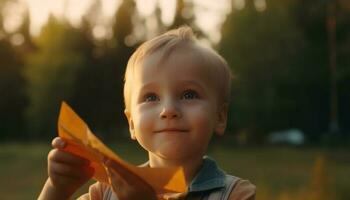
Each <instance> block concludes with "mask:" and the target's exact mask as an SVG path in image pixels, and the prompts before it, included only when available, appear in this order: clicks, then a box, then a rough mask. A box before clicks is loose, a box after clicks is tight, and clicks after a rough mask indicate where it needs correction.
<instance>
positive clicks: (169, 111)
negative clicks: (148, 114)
mask: <svg viewBox="0 0 350 200" xmlns="http://www.w3.org/2000/svg"><path fill="white" fill-rule="evenodd" d="M179 117H181V112H180V110H179V108H178V106H177V105H176V103H174V102H165V103H164V106H163V108H162V111H161V112H160V118H161V119H174V118H179Z"/></svg>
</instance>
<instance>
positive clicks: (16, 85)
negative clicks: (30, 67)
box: [0, 40, 26, 140]
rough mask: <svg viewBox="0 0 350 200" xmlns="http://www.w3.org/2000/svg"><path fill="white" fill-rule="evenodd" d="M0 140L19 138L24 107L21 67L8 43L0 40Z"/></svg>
mask: <svg viewBox="0 0 350 200" xmlns="http://www.w3.org/2000/svg"><path fill="white" fill-rule="evenodd" d="M0 55H1V58H2V59H0V71H1V73H0V135H1V136H0V140H6V139H9V138H13V137H21V136H22V135H21V133H22V131H23V130H22V127H23V109H24V108H25V106H26V96H25V92H24V84H25V81H24V78H23V77H22V74H21V69H22V67H23V65H22V63H21V60H20V58H18V54H17V53H16V52H15V49H14V48H13V47H12V45H11V44H10V42H9V41H7V40H0Z"/></svg>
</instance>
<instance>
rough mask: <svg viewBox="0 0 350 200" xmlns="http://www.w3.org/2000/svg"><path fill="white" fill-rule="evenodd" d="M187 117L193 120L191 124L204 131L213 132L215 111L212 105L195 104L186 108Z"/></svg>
mask: <svg viewBox="0 0 350 200" xmlns="http://www.w3.org/2000/svg"><path fill="white" fill-rule="evenodd" d="M186 110H187V111H186V113H187V119H188V120H190V121H191V124H192V125H193V126H195V127H196V128H197V129H200V130H201V131H202V133H203V134H204V133H207V134H208V133H209V134H210V133H212V131H213V126H214V120H213V119H214V113H213V111H212V109H211V107H210V106H209V105H207V104H204V105H199V106H193V107H191V108H188V109H186Z"/></svg>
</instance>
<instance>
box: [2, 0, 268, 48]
mask: <svg viewBox="0 0 350 200" xmlns="http://www.w3.org/2000/svg"><path fill="white" fill-rule="evenodd" d="M236 1H237V0H236ZM260 1H264V0H260ZM96 2H97V0H84V1H81V0H52V1H45V0H19V1H18V2H10V3H8V5H7V6H5V8H6V9H4V11H3V14H4V16H5V19H6V20H5V24H4V25H5V29H6V30H7V31H9V32H14V31H15V30H16V29H17V28H18V27H19V26H20V25H21V23H22V17H21V16H23V14H25V12H26V9H28V12H29V16H30V22H31V24H30V32H31V34H33V35H38V34H39V33H40V30H41V27H42V26H43V25H44V24H45V23H46V22H47V20H48V17H49V16H50V15H53V16H55V17H58V18H61V19H62V18H64V19H66V20H68V21H69V23H71V24H72V25H73V26H75V27H78V26H79V25H80V24H81V20H82V17H83V16H84V14H86V12H87V11H88V10H89V8H90V6H91V5H92V4H93V3H96ZM100 3H101V10H102V15H101V16H96V19H95V20H96V22H97V23H98V24H100V25H97V26H96V28H95V29H94V31H93V32H94V35H95V36H96V38H103V37H106V36H107V32H106V31H107V30H106V28H104V26H106V25H108V24H109V23H110V22H111V18H112V17H113V16H114V14H115V12H116V10H117V9H118V7H119V5H120V3H121V2H120V0H101V1H100ZM193 5H194V11H193V12H194V15H195V19H196V20H195V23H196V24H197V25H198V26H199V27H200V28H201V29H202V30H203V31H204V32H206V33H207V34H208V36H209V38H210V39H211V40H212V41H213V42H214V43H217V42H218V41H219V40H220V32H219V31H218V30H219V29H220V27H221V24H222V22H223V21H224V19H225V17H226V15H227V14H228V13H229V12H230V11H231V4H230V1H229V0H218V1H215V2H214V1H210V0H202V1H200V0H195V1H193ZM156 6H159V7H160V9H161V10H162V13H161V17H162V21H163V23H164V24H165V25H170V24H171V23H172V21H173V18H174V14H175V7H176V0H137V1H136V7H137V9H138V11H139V14H140V15H141V16H143V17H151V16H152V15H153V14H154V11H155V8H156ZM150 25H151V24H150ZM151 26H152V25H151Z"/></svg>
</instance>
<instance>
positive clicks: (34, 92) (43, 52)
mask: <svg viewBox="0 0 350 200" xmlns="http://www.w3.org/2000/svg"><path fill="white" fill-rule="evenodd" d="M34 44H35V45H36V46H37V50H36V51H35V52H33V53H30V54H28V56H27V57H26V67H25V77H26V79H27V82H28V88H27V93H28V97H29V100H30V104H29V106H28V108H27V112H26V117H27V123H28V124H27V125H28V133H30V134H31V136H32V137H34V138H35V137H36V138H39V137H40V138H42V136H46V137H47V136H53V135H55V134H56V122H57V116H58V111H59V106H60V103H61V101H63V100H68V101H69V100H70V99H71V98H72V92H73V87H72V86H73V84H74V82H75V81H76V76H77V72H78V70H79V69H81V68H82V67H84V66H85V65H86V62H87V61H88V59H87V57H88V56H89V55H86V54H88V52H89V40H87V39H86V37H85V36H84V34H83V33H81V32H80V31H79V30H77V29H74V28H72V27H71V26H70V25H68V24H67V23H66V22H64V21H59V20H57V19H56V18H54V17H52V16H50V18H49V21H48V23H47V24H46V25H45V26H44V27H43V29H42V32H41V33H40V35H39V36H38V37H37V38H35V39H34Z"/></svg>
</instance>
